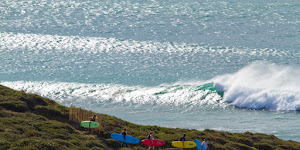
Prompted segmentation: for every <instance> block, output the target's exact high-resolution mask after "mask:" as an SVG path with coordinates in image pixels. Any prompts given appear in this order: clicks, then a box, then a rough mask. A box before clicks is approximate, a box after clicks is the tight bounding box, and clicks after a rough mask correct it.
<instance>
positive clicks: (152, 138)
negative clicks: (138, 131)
mask: <svg viewBox="0 0 300 150" xmlns="http://www.w3.org/2000/svg"><path fill="white" fill-rule="evenodd" d="M148 139H150V140H151V142H152V145H151V146H149V148H148V150H150V149H151V147H152V148H153V149H155V146H153V140H154V137H153V131H151V132H150V134H149V135H148Z"/></svg>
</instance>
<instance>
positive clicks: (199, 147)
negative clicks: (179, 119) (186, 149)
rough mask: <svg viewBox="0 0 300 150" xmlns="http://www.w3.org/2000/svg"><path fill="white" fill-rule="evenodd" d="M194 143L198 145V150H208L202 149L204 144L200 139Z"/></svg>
mask: <svg viewBox="0 0 300 150" xmlns="http://www.w3.org/2000/svg"><path fill="white" fill-rule="evenodd" d="M194 142H195V143H196V144H197V149H198V150H206V148H205V147H202V149H201V144H202V143H201V142H200V141H199V140H198V139H196V140H195V141H194Z"/></svg>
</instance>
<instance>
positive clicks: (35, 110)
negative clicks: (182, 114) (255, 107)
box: [0, 85, 300, 150]
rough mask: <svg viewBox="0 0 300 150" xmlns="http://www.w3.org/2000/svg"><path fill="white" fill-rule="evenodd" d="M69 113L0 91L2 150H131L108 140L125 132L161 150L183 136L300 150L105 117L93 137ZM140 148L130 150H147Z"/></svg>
mask: <svg viewBox="0 0 300 150" xmlns="http://www.w3.org/2000/svg"><path fill="white" fill-rule="evenodd" d="M68 115H69V108H68V107H65V106H61V105H59V104H58V103H56V102H55V101H53V100H50V99H47V98H43V97H41V96H39V95H35V94H28V93H25V92H22V91H16V90H12V89H9V88H7V87H4V86H1V85H0V149H1V150H2V149H3V150H5V149H12V150H13V149H50V150H52V149H53V150H54V149H83V150H84V149H89V150H90V149H127V148H125V147H123V148H120V142H118V141H116V140H113V139H111V138H110V134H111V133H120V132H121V131H122V129H123V128H125V127H126V128H127V130H128V135H132V136H135V137H137V138H139V139H141V140H142V139H145V138H146V137H147V134H148V133H149V132H150V131H154V133H155V135H154V137H155V138H157V139H161V140H163V141H165V142H166V144H165V145H164V146H163V147H161V148H160V149H170V150H171V149H176V148H173V147H172V146H171V142H172V141H174V140H178V139H179V138H180V137H181V136H182V135H183V133H186V134H187V140H194V139H199V140H201V139H203V138H207V139H209V147H210V150H256V149H261V150H269V149H270V150H281V149H288V150H297V149H300V143H298V142H294V141H284V140H281V139H278V138H277V137H275V136H273V135H267V134H262V133H250V132H246V133H229V132H222V131H214V130H209V129H206V130H204V131H197V130H188V129H172V128H164V127H158V126H142V125H137V124H133V123H130V122H127V121H124V120H121V119H118V118H116V117H112V116H109V115H106V114H98V116H99V117H101V118H102V128H101V132H100V134H99V135H98V136H97V137H95V136H89V135H86V134H84V131H86V129H84V128H81V127H80V126H79V124H78V123H74V122H71V121H69V120H68ZM145 148H147V147H146V146H144V145H142V144H137V145H130V148H129V149H145Z"/></svg>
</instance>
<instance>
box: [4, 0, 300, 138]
mask: <svg viewBox="0 0 300 150" xmlns="http://www.w3.org/2000/svg"><path fill="white" fill-rule="evenodd" d="M299 58H300V1H299V0H265V1H260V0H226V1H225V0H211V1H207V0H123V1H120V0H101V1H96V0H86V1H79V0H74V1H66V0H40V1H33V0H18V1H17V0H2V1H1V3H0V60H1V61H0V84H2V85H5V86H8V87H10V88H13V89H16V90H23V91H26V92H29V93H36V94H40V95H42V96H45V97H48V98H51V99H53V100H55V101H56V102H58V103H60V104H62V105H65V106H70V105H73V106H77V107H82V108H85V109H89V110H92V111H94V112H98V113H105V114H108V115H113V116H116V117H118V118H121V119H123V120H126V121H130V122H133V123H137V124H141V125H157V126H162V127H171V128H186V129H197V130H204V129H212V130H218V131H228V132H234V133H243V132H247V131H249V132H255V133H257V132H259V133H267V134H272V135H275V136H277V137H279V138H281V139H284V140H294V141H298V142H300V132H297V131H300V126H299V124H300V113H299V110H300V76H299V74H300V59H299ZM199 138H201V137H199Z"/></svg>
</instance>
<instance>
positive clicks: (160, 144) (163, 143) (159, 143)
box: [142, 139, 165, 146]
mask: <svg viewBox="0 0 300 150" xmlns="http://www.w3.org/2000/svg"><path fill="white" fill-rule="evenodd" d="M142 143H143V144H144V145H147V146H163V145H165V142H164V141H162V140H157V139H154V140H153V145H152V142H151V140H150V139H145V140H142Z"/></svg>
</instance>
